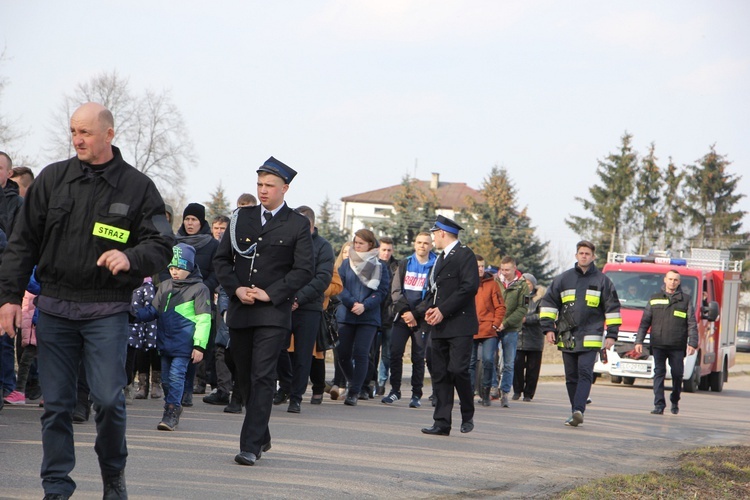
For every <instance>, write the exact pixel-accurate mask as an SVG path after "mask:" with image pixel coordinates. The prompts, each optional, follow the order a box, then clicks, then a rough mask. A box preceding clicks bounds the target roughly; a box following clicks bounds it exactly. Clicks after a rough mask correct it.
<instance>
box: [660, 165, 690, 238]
mask: <svg viewBox="0 0 750 500" xmlns="http://www.w3.org/2000/svg"><path fill="white" fill-rule="evenodd" d="M684 188H685V172H684V171H681V170H679V169H678V168H677V166H676V165H675V164H674V162H673V161H672V158H669V164H668V165H667V169H666V171H665V172H664V189H663V192H662V201H661V207H660V210H661V212H662V214H664V216H663V222H664V227H663V229H662V231H661V240H660V241H659V243H660V245H659V246H660V247H661V248H663V249H664V250H672V251H673V252H677V251H679V250H685V248H684V238H685V219H686V217H685V194H684Z"/></svg>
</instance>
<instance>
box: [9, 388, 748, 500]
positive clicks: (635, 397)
mask: <svg viewBox="0 0 750 500" xmlns="http://www.w3.org/2000/svg"><path fill="white" fill-rule="evenodd" d="M724 387H725V389H724V392H723V393H720V394H714V393H710V392H709V393H706V392H699V393H696V394H686V395H685V397H684V399H683V402H682V404H681V408H682V413H681V414H680V415H678V416H673V415H664V416H654V415H650V414H649V410H650V409H651V404H652V392H651V388H650V386H648V385H647V384H645V383H643V382H636V385H635V386H634V387H627V386H623V385H613V384H609V383H607V382H605V383H601V382H600V383H597V384H596V385H595V386H594V388H593V391H592V398H593V400H594V404H593V405H591V406H590V407H589V410H588V411H587V412H586V421H585V423H584V424H583V426H581V427H579V428H569V427H565V426H564V425H563V424H562V422H563V420H564V419H565V418H566V417H567V416H568V412H569V409H568V405H567V403H566V400H567V398H566V395H565V387H564V384H563V382H562V381H561V380H554V381H550V382H543V383H541V384H540V387H539V389H538V392H537V397H536V398H535V399H534V401H533V402H531V403H523V402H513V404H512V406H511V408H506V409H504V408H500V407H499V406H498V405H493V406H491V407H490V408H482V407H478V408H477V412H476V417H475V422H476V430H475V431H474V432H472V433H470V434H460V433H458V432H457V431H458V429H457V428H456V432H455V434H452V435H451V436H450V437H432V436H425V435H423V434H421V433H420V432H419V429H420V428H421V427H423V426H425V425H429V424H430V423H431V408H429V407H422V408H420V409H409V408H407V402H406V401H401V402H399V403H397V404H395V405H393V406H386V405H383V404H381V403H379V402H375V401H369V402H362V403H360V405H359V406H357V407H356V408H350V407H345V406H344V405H343V404H342V403H341V402H340V401H339V402H334V401H330V400H328V399H326V400H325V402H324V404H323V405H321V406H313V405H310V404H309V403H308V402H307V401H305V403H304V405H303V407H302V413H301V414H299V415H294V414H289V413H286V411H285V410H286V407H285V406H282V407H274V411H273V415H272V419H271V432H272V434H273V449H272V450H271V451H270V452H268V453H266V454H264V455H263V458H262V459H261V460H260V461H259V463H258V465H256V466H255V467H242V466H238V465H235V463H234V462H233V457H234V454H235V453H236V452H237V446H238V445H237V442H238V439H237V436H238V435H239V430H240V426H241V422H242V416H241V415H230V414H225V413H222V411H221V410H222V408H221V407H215V406H209V405H206V404H203V403H202V402H200V399H197V400H196V406H195V407H193V408H188V409H186V410H185V413H184V414H183V417H182V420H181V422H180V427H179V430H178V431H176V432H173V433H169V432H162V431H157V430H156V424H157V423H158V421H159V417H160V415H161V403H160V402H159V401H156V400H147V401H136V402H135V403H134V404H133V405H131V406H129V407H128V447H129V451H130V457H129V462H128V468H127V481H128V489H129V493H130V497H131V498H154V499H156V498H184V499H192V498H196V499H198V498H200V499H205V498H212V499H225V498H258V497H264V498H295V499H297V498H303V499H304V498H321V497H328V498H387V497H391V498H396V497H397V498H444V499H449V498H461V497H466V496H472V497H473V498H494V497H502V498H529V497H536V498H544V497H547V496H549V495H550V494H552V493H554V492H557V491H559V490H561V489H563V488H565V487H568V486H572V485H575V484H580V483H583V482H586V481H588V480H590V479H592V478H596V477H600V476H605V475H611V474H615V473H634V472H641V471H646V470H653V469H660V468H663V467H665V466H669V463H670V462H669V459H670V457H672V456H674V454H675V453H677V452H678V451H680V450H685V449H689V448H691V447H694V446H703V445H725V444H750V437H749V436H748V434H747V430H746V429H747V415H750V397H748V396H750V376H733V377H731V378H730V381H729V383H727V384H726V385H725V386H724ZM41 411H42V410H41V409H40V408H38V407H36V406H31V405H27V406H16V407H9V406H7V405H6V407H5V409H4V410H3V411H2V412H0V498H41V496H42V490H41V487H40V486H39V478H38V472H39V463H40V459H41V444H40V430H39V416H40V415H41ZM455 417H457V418H460V417H458V412H457V411H454V418H455ZM75 430H76V441H77V449H76V452H77V457H78V464H77V467H76V469H75V471H74V473H73V478H74V479H75V480H76V482H77V483H78V490H77V492H76V495H75V497H76V498H101V484H100V479H99V472H98V466H97V462H96V457H95V453H94V451H93V442H94V437H95V432H94V426H93V423H87V424H83V425H77V426H76V427H75Z"/></svg>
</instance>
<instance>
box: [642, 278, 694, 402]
mask: <svg viewBox="0 0 750 500" xmlns="http://www.w3.org/2000/svg"><path fill="white" fill-rule="evenodd" d="M649 327H650V328H651V354H653V356H654V409H653V410H651V413H653V414H654V415H662V414H663V413H664V408H666V406H667V403H666V401H665V399H664V377H665V376H666V374H667V366H666V362H667V360H669V367H670V368H671V370H672V394H671V395H670V397H669V399H670V401H671V402H672V407H671V408H670V410H671V412H672V413H673V414H674V415H677V414H678V413H679V412H680V407H679V403H680V394H681V392H682V376H683V374H684V363H685V359H684V358H685V352H686V350H687V354H688V356H690V355H692V354H693V353H695V350H696V348H697V347H698V325H697V322H696V320H695V308H694V307H693V298H692V297H691V296H690V295H689V294H687V293H684V292H683V291H682V287H681V286H680V273H678V272H677V271H674V270H672V271H669V272H667V274H666V275H665V276H664V287H663V288H662V291H661V292H659V293H656V294H654V295H653V296H652V297H651V299H650V300H649V302H648V304H647V305H646V310H645V311H644V312H643V317H642V318H641V324H640V326H639V327H638V335H636V338H635V351H636V352H637V353H638V354H641V353H642V352H643V341H644V340H645V338H646V332H647V331H648V329H649Z"/></svg>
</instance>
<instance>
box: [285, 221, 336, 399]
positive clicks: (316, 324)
mask: <svg viewBox="0 0 750 500" xmlns="http://www.w3.org/2000/svg"><path fill="white" fill-rule="evenodd" d="M297 211H298V212H299V213H301V214H302V215H304V216H305V217H307V218H308V219H309V220H310V234H312V242H313V252H314V253H315V262H314V263H315V268H314V274H315V277H314V278H313V279H312V280H311V281H310V282H309V283H308V284H307V285H305V286H304V287H303V288H302V289H300V290H299V291H298V292H297V295H296V297H295V298H294V304H292V332H293V333H294V352H293V353H292V355H291V361H292V380H291V389H292V390H291V394H290V395H289V407H288V408H287V411H288V412H289V413H299V412H300V411H302V410H301V408H300V403H301V402H302V396H303V395H304V394H305V391H306V390H307V379H309V378H310V365H312V355H313V348H314V347H315V341H316V340H317V339H318V330H320V323H321V321H322V319H323V297H324V294H325V291H326V289H327V288H328V285H330V284H331V278H332V277H333V261H334V255H333V248H332V247H331V244H330V243H328V241H326V239H325V238H323V237H322V236H320V235H319V234H318V229H317V228H316V227H315V212H314V211H313V209H312V208H310V207H306V206H301V207H299V208H298V209H297ZM318 401H320V400H318Z"/></svg>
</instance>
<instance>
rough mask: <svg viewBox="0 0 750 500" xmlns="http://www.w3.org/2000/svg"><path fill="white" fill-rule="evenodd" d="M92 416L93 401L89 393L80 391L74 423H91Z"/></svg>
mask: <svg viewBox="0 0 750 500" xmlns="http://www.w3.org/2000/svg"><path fill="white" fill-rule="evenodd" d="M89 415H91V401H89V394H88V393H87V392H83V391H79V392H78V398H77V400H76V407H75V409H74V410H73V423H74V424H82V423H83V422H88V421H89Z"/></svg>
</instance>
